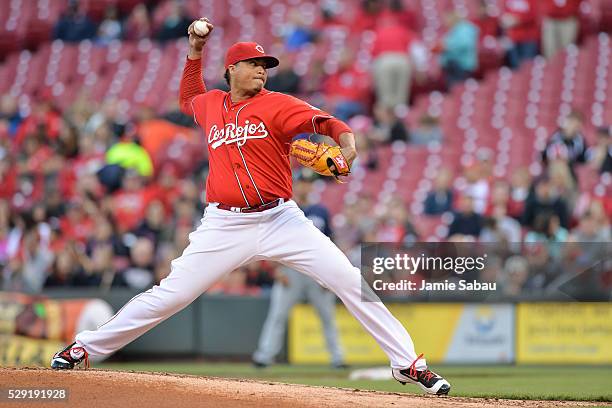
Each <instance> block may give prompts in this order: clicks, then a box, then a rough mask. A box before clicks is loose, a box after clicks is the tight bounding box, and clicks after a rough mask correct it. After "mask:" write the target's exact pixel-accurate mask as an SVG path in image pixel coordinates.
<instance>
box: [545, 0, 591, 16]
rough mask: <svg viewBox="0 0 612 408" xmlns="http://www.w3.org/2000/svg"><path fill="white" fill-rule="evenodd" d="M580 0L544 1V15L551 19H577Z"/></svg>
mask: <svg viewBox="0 0 612 408" xmlns="http://www.w3.org/2000/svg"><path fill="white" fill-rule="evenodd" d="M580 3H582V0H545V1H544V5H543V6H544V15H546V16H548V17H552V18H559V19H562V18H569V17H578V14H579V13H580Z"/></svg>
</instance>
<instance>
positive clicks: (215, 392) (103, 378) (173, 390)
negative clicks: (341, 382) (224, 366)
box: [0, 368, 599, 408]
mask: <svg viewBox="0 0 612 408" xmlns="http://www.w3.org/2000/svg"><path fill="white" fill-rule="evenodd" d="M0 388H2V389H3V390H6V389H7V388H38V389H40V388H65V389H68V392H69V399H68V402H65V401H64V402H56V403H53V404H43V405H46V406H49V405H50V406H52V407H58V408H59V407H62V406H70V407H73V406H74V407H87V408H103V407H104V408H114V407H121V408H124V407H145V408H151V407H173V408H175V407H178V408H187V407H237V406H239V407H258V408H259V407H291V408H302V407H334V408H336V407H342V406H350V407H351V408H354V407H402V406H405V407H559V406H561V407H569V406H572V407H574V406H588V405H591V406H592V405H593V403H581V402H573V401H572V402H562V401H516V400H498V399H478V398H457V397H435V396H414V395H408V394H399V393H384V392H375V391H360V390H351V389H342V388H330V387H312V386H306V385H292V384H282V383H273V382H263V381H252V380H241V379H223V378H211V377H196V376H187V375H169V374H164V373H143V372H120V371H108V370H97V369H90V370H73V371H54V370H50V369H41V368H0ZM598 405H599V404H598ZM0 406H12V407H17V406H19V407H38V408H40V407H41V406H42V405H41V402H32V403H24V400H21V401H19V402H9V403H7V402H6V400H3V401H1V402H0Z"/></svg>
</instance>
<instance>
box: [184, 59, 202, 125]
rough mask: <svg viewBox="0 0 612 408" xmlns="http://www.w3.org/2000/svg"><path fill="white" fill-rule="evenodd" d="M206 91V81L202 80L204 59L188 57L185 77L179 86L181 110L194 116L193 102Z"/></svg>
mask: <svg viewBox="0 0 612 408" xmlns="http://www.w3.org/2000/svg"><path fill="white" fill-rule="evenodd" d="M205 92H206V87H205V86H204V81H203V80H202V60H201V59H197V60H192V59H189V58H187V62H185V68H184V69H183V77H182V78H181V85H180V88H179V105H180V107H181V111H182V112H183V113H184V114H186V115H190V116H193V107H192V105H191V102H192V100H193V98H195V97H196V96H197V95H200V94H203V93H205Z"/></svg>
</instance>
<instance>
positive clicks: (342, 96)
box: [323, 67, 372, 103]
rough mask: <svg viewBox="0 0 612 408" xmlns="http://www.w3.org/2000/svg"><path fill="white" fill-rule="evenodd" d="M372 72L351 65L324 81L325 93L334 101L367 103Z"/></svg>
mask: <svg viewBox="0 0 612 408" xmlns="http://www.w3.org/2000/svg"><path fill="white" fill-rule="evenodd" d="M370 82H371V81H370V74H369V73H367V72H364V71H361V70H359V69H357V68H356V67H351V68H348V69H345V70H341V71H338V72H336V73H335V74H332V75H330V76H328V77H327V79H325V81H324V82H323V93H325V96H327V97H328V98H329V99H331V101H332V102H336V101H338V100H349V101H355V102H362V103H366V102H367V101H368V100H369V99H370V90H371V89H372V88H371V83H370Z"/></svg>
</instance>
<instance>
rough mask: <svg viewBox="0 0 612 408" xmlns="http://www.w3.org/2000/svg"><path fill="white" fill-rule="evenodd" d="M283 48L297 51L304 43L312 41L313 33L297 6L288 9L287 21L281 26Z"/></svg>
mask: <svg viewBox="0 0 612 408" xmlns="http://www.w3.org/2000/svg"><path fill="white" fill-rule="evenodd" d="M283 33H284V34H283V36H284V37H285V49H286V50H287V51H289V52H293V51H297V50H299V49H300V48H302V47H303V46H304V45H306V44H309V43H311V42H313V41H314V38H315V33H314V32H313V31H312V29H311V28H310V24H308V22H307V21H306V20H305V17H304V15H303V14H302V13H301V12H300V10H299V9H298V8H293V9H291V10H290V11H289V16H288V23H287V24H286V25H285V27H283Z"/></svg>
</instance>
